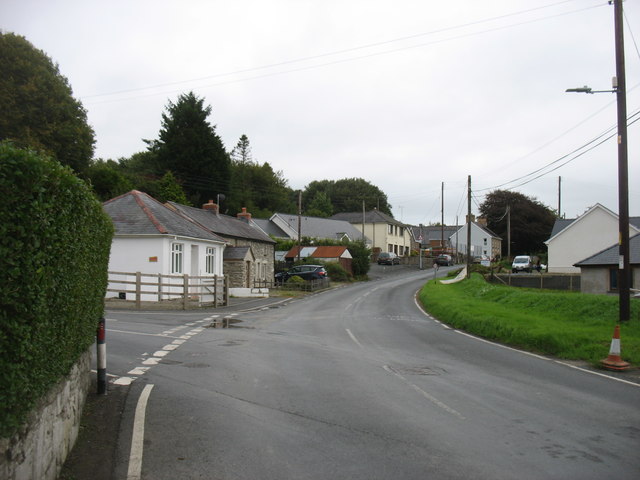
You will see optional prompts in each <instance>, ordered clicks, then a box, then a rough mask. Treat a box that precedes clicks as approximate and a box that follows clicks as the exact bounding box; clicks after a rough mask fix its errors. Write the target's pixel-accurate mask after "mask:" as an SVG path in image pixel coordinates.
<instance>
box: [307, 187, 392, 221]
mask: <svg viewBox="0 0 640 480" xmlns="http://www.w3.org/2000/svg"><path fill="white" fill-rule="evenodd" d="M319 192H323V193H324V194H325V195H326V197H327V198H329V199H330V200H331V205H332V207H333V213H343V212H355V211H361V210H362V202H363V201H364V203H365V208H366V209H368V210H369V209H372V208H374V207H375V208H377V209H379V210H380V211H381V212H383V213H386V214H387V215H391V216H393V215H392V213H391V205H389V203H388V201H387V196H386V195H385V194H384V192H383V191H382V190H380V189H379V188H378V187H376V186H375V185H373V184H371V183H369V182H367V181H366V180H364V179H362V178H344V179H342V180H320V181H313V182H311V183H310V184H309V185H307V187H306V188H305V190H304V192H303V193H302V203H303V205H311V202H312V201H313V199H314V198H316V196H317V195H318V193H319Z"/></svg>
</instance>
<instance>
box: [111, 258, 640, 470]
mask: <svg viewBox="0 0 640 480" xmlns="http://www.w3.org/2000/svg"><path fill="white" fill-rule="evenodd" d="M393 268H397V267H387V269H384V271H381V275H382V278H380V279H379V280H376V281H372V282H367V283H360V284H354V285H350V286H348V287H345V288H340V289H335V290H331V291H327V292H323V293H321V294H317V295H312V296H309V297H306V298H303V299H299V300H294V301H292V302H290V303H286V304H280V306H278V307H277V308H268V309H266V310H257V311H245V312H241V313H238V314H237V315H236V316H235V319H236V320H238V321H240V323H237V324H236V325H235V328H230V329H212V328H205V327H206V326H208V325H209V324H210V323H211V319H212V316H211V312H208V313H203V312H189V313H183V312H179V313H174V314H171V313H168V314H158V313H156V314H138V315H137V316H136V315H135V314H131V313H128V314H127V313H114V312H110V313H109V316H110V317H111V316H113V317H114V318H111V319H110V321H109V323H108V329H109V338H110V339H111V342H110V343H109V345H110V347H109V352H110V362H111V363H112V364H113V365H114V367H113V368H115V369H116V373H117V374H118V375H119V376H125V377H127V376H130V377H131V378H137V380H135V381H134V382H133V384H132V387H131V393H130V399H131V401H130V403H131V407H130V408H128V410H127V411H126V412H125V421H123V425H125V427H124V428H123V431H122V433H121V440H122V441H121V451H120V454H119V464H118V471H117V472H116V473H117V475H116V477H117V478H127V475H129V478H143V479H176V478H180V479H225V480H226V479H238V480H242V479H247V480H248V479H252V480H254V479H261V480H269V479H274V480H275V479H278V480H282V479H328V478H331V479H367V480H374V479H425V478H429V479H470V478H473V479H574V478H575V479H577V478H579V479H581V480H584V479H595V478H599V479H600V478H606V477H610V478H616V479H618V480H619V479H632V478H633V479H635V478H639V474H640V451H639V447H640V410H639V409H638V405H640V388H639V387H638V386H637V385H632V384H630V383H624V382H620V381H616V380H615V379H610V378H606V377H603V376H601V375H596V374H593V373H589V372H586V371H582V370H577V369H575V368H571V367H570V366H568V365H564V364H561V363H558V362H556V361H553V360H551V359H545V358H542V357H537V356H533V355H529V354H525V353H523V352H518V351H515V350H513V349H508V348H505V347H502V346H499V345H495V344H492V343H489V342H485V341H482V340H480V339H476V338H473V337H470V336H468V335H465V334H464V333H462V332H458V331H456V330H453V329H450V328H448V327H447V326H445V325H442V324H441V323H439V322H437V321H436V320H435V319H432V318H430V317H428V316H427V315H425V314H424V313H423V312H422V311H421V309H420V308H419V307H418V305H417V304H416V303H415V301H414V296H415V293H416V291H417V290H418V289H419V288H420V286H421V285H422V284H424V282H425V281H426V280H427V279H428V278H431V277H432V274H433V271H432V270H429V271H423V272H420V271H409V270H404V271H403V273H402V274H397V272H399V271H400V270H396V271H395V272H394V271H393V270H389V269H393ZM387 272H389V273H391V274H390V275H386V273H387ZM441 272H442V270H441ZM393 273H396V274H393ZM443 288H446V287H445V286H443ZM213 314H214V315H215V312H214V313H213ZM174 342H176V343H174ZM114 344H116V345H117V344H120V345H126V347H122V348H123V350H122V351H119V350H118V348H120V347H117V346H114ZM171 345H175V347H172V346H171ZM136 349H137V350H136ZM114 350H115V351H114ZM127 351H128V353H127ZM131 352H139V354H137V355H132V354H131ZM155 352H160V353H157V355H155V356H154V353H155ZM162 352H166V353H162ZM111 354H113V355H114V357H113V359H112V360H111ZM150 360H151V361H150ZM113 368H111V369H110V370H111V371H112V372H113V371H114V370H113ZM137 368H144V369H145V370H144V374H143V375H139V373H140V372H136V369H137ZM129 371H134V372H136V373H135V374H132V375H129V374H128V373H127V372H129ZM143 392H144V396H145V397H146V396H147V395H148V401H147V403H146V410H143V409H142V408H141V407H139V408H138V411H137V412H135V411H134V410H135V409H134V407H135V406H138V405H142V404H143V403H144V402H142V404H141V403H140V402H138V403H136V404H134V401H138V399H139V398H140V396H141V394H142V393H143ZM142 406H144V405H142ZM136 414H138V419H139V420H140V414H144V415H146V416H145V417H143V421H142V422H141V423H140V421H139V422H138V426H142V427H144V431H143V433H142V437H138V439H137V440H135V439H134V440H133V441H132V440H131V431H132V425H133V424H134V417H135V415H136ZM136 445H137V447H136ZM132 446H134V450H135V453H134V454H133V455H131V453H130V452H131V451H132ZM136 448H138V450H136ZM131 458H133V460H131ZM140 459H141V463H140V464H139V465H140V466H139V468H140V473H139V474H138V473H136V471H135V468H134V470H133V472H132V471H131V470H130V469H129V468H128V466H129V462H130V461H131V464H133V465H135V463H136V460H140ZM136 475H139V476H136Z"/></svg>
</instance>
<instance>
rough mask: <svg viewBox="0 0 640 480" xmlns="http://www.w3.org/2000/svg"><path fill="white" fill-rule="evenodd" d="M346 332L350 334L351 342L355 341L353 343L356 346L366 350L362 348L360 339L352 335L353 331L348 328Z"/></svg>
mask: <svg viewBox="0 0 640 480" xmlns="http://www.w3.org/2000/svg"><path fill="white" fill-rule="evenodd" d="M346 330H347V333H348V334H349V336H350V337H351V340H353V342H354V343H355V344H356V345H358V346H359V347H360V348H364V347H363V346H362V344H361V343H360V342H359V341H358V339H357V338H356V336H355V335H354V334H353V333H351V330H349V329H348V328H347V329H346Z"/></svg>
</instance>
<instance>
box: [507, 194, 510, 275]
mask: <svg viewBox="0 0 640 480" xmlns="http://www.w3.org/2000/svg"><path fill="white" fill-rule="evenodd" d="M507 259H508V260H509V261H511V205H507ZM509 271H511V270H509Z"/></svg>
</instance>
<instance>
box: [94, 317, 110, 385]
mask: <svg viewBox="0 0 640 480" xmlns="http://www.w3.org/2000/svg"><path fill="white" fill-rule="evenodd" d="M96 346H97V350H98V351H97V354H98V356H97V370H98V395H106V394H107V343H106V334H105V320H104V317H102V318H101V319H100V320H98V332H97V334H96Z"/></svg>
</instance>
